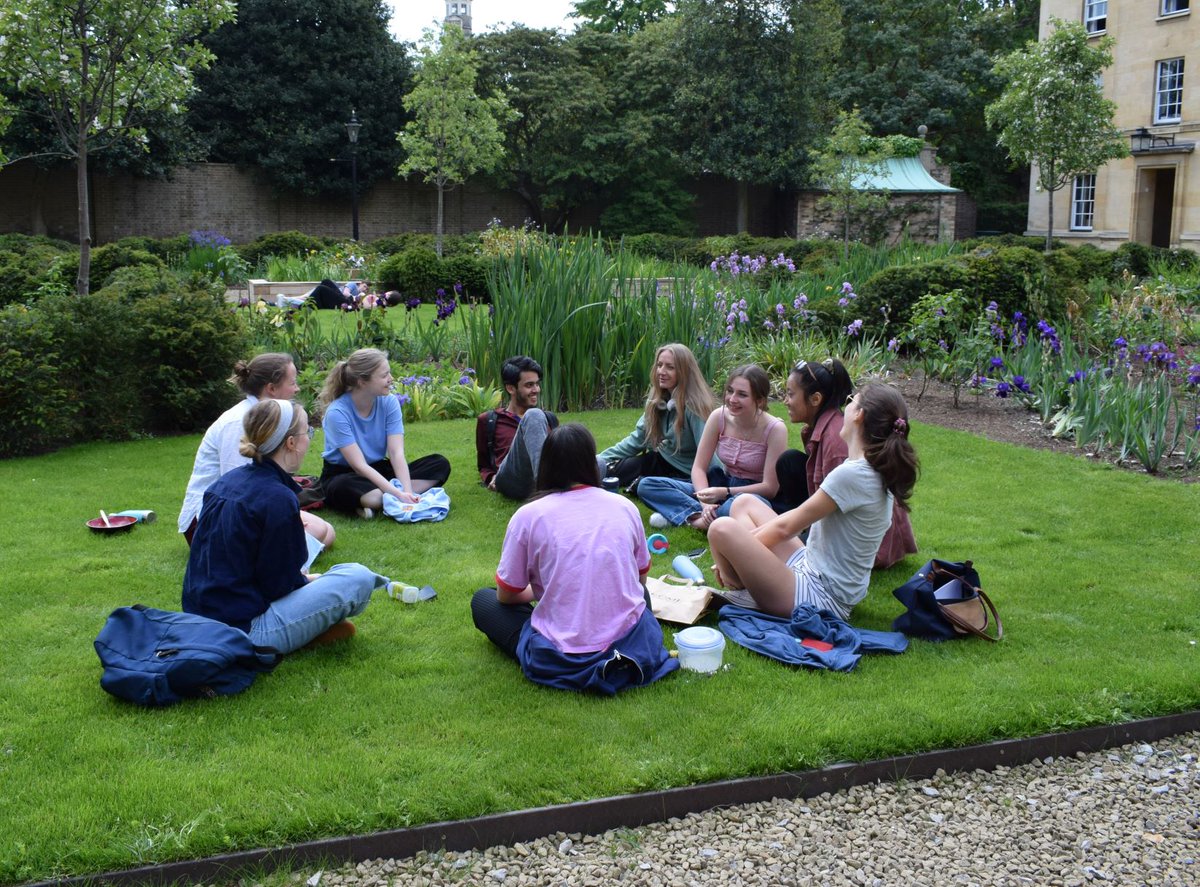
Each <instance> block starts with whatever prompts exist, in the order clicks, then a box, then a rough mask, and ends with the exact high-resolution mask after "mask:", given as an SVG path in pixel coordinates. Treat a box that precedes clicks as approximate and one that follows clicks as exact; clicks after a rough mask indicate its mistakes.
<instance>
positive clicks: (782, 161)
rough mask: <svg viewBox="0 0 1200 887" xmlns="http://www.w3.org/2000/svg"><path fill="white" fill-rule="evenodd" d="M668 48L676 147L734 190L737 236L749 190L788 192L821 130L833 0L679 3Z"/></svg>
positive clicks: (834, 20)
mask: <svg viewBox="0 0 1200 887" xmlns="http://www.w3.org/2000/svg"><path fill="white" fill-rule="evenodd" d="M679 16H680V21H679V31H678V34H679V39H678V40H677V41H676V44H675V51H674V55H673V57H674V60H675V77H676V79H677V82H678V89H677V91H676V96H675V100H674V103H673V109H672V110H673V113H674V116H675V119H676V120H677V121H678V123H679V129H680V131H679V134H678V139H679V140H678V142H677V147H678V151H679V154H680V156H681V157H682V159H683V160H684V162H685V163H686V164H687V165H688V167H689V168H690V169H691V171H692V172H693V173H694V174H697V175H699V174H702V173H714V174H716V175H721V176H725V177H726V178H729V179H733V180H734V181H735V182H737V183H738V185H739V188H738V230H739V231H745V230H746V229H747V227H748V221H749V211H748V205H749V204H748V186H749V185H750V184H751V183H758V184H772V185H777V186H791V185H797V184H799V183H800V182H801V181H802V179H803V176H804V169H805V161H806V157H807V152H808V150H809V149H810V148H811V147H812V146H813V145H815V144H816V143H817V142H818V140H819V139H820V138H821V136H822V135H823V134H824V133H825V132H826V131H827V126H826V124H827V122H828V119H829V111H828V108H829V103H828V95H829V85H830V81H831V79H832V76H833V71H834V67H833V64H834V61H835V58H836V57H837V55H838V54H839V52H840V49H841V29H840V26H839V24H838V10H837V7H836V4H835V3H834V2H833V0H682V2H681V3H680V4H679Z"/></svg>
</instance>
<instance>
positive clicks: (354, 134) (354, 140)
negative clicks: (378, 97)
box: [346, 111, 362, 145]
mask: <svg viewBox="0 0 1200 887" xmlns="http://www.w3.org/2000/svg"><path fill="white" fill-rule="evenodd" d="M360 129H362V124H361V123H359V122H358V115H357V114H355V113H354V112H353V111H351V112H350V122H349V123H347V124H346V135H348V136H350V144H351V145H357V144H358V131H359V130H360Z"/></svg>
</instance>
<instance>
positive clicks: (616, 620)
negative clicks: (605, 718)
mask: <svg viewBox="0 0 1200 887" xmlns="http://www.w3.org/2000/svg"><path fill="white" fill-rule="evenodd" d="M649 569H650V555H649V552H648V551H647V549H646V535H645V533H644V531H643V530H642V521H641V517H640V515H639V514H638V510H637V507H636V506H635V505H634V504H633V503H632V502H630V501H629V500H627V499H625V498H624V497H623V496H620V495H614V494H613V493H609V492H606V491H605V490H603V489H601V487H600V477H599V472H598V471H597V468H596V441H595V439H594V438H593V437H592V433H591V432H590V431H588V430H587V428H585V427H584V426H582V425H578V424H567V425H562V426H560V427H559V428H556V429H554V430H553V431H551V432H550V435H549V436H548V437H547V438H546V443H545V445H544V447H543V449H542V458H541V464H540V465H539V466H538V478H537V485H536V492H535V494H534V497H533V499H531V500H530V501H529V502H528V503H526V504H525V505H523V506H522V507H521V508H519V509H518V510H517V512H516V514H514V515H513V516H512V519H511V520H510V521H509V523H508V529H507V531H506V532H505V534H504V547H503V550H502V552H501V555H500V565H499V567H497V569H496V588H483V589H480V590H479V591H477V592H476V593H475V595H474V597H473V598H472V600H471V615H472V617H473V619H474V621H475V627H476V628H478V629H479V630H480V631H482V632H483V633H484V634H485V635H487V637H488V639H489V640H491V641H492V643H494V644H495V645H496V646H497V647H499V648H500V649H501V650H502V651H504V652H505V653H507V654H508V655H509V656H512V657H513V658H514V659H516V660H517V661H518V662H520V664H521V670H522V671H523V672H524V673H525V676H526V677H527V678H529V679H530V680H531V681H534V682H536V683H540V684H546V685H547V686H552V687H560V688H562V689H569V690H596V691H599V692H602V693H608V694H613V693H616V692H617V691H618V690H622V689H625V688H626V687H631V686H638V685H642V684H648V683H651V682H652V681H656V680H658V679H659V678H661V677H663V676H664V675H666V674H668V673H669V672H671V671H673V670H674V669H675V668H677V667H678V663H677V662H676V661H675V660H674V659H671V658H670V657H669V656H668V655H667V651H666V650H665V649H664V648H663V641H662V629H661V628H660V627H659V625H658V622H657V621H656V620H655V619H654V615H653V614H652V613H651V612H650V607H649V605H648V599H647V595H646V588H645V583H644V580H645V576H646V573H647V571H649Z"/></svg>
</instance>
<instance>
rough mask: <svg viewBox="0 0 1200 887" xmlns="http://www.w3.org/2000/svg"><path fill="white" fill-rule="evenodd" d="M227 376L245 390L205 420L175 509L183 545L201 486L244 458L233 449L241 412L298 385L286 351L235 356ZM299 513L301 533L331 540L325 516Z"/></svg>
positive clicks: (291, 393)
mask: <svg viewBox="0 0 1200 887" xmlns="http://www.w3.org/2000/svg"><path fill="white" fill-rule="evenodd" d="M229 381H230V383H231V384H233V385H236V386H237V387H238V388H240V389H241V391H242V393H243V394H245V395H246V396H245V398H243V399H242V400H241V401H239V402H238V403H236V404H235V405H234V406H232V407H230V408H229V409H227V410H226V411H225V412H223V413H222V414H221V415H220V416H219V417H218V418H217V421H215V422H213V423H212V425H210V426H209V428H208V431H206V432H204V439H203V440H201V441H200V449H198V450H197V451H196V461H195V463H194V464H193V465H192V476H191V477H190V478H188V485H187V492H186V493H184V496H183V507H182V508H181V509H180V511H179V532H180V533H182V534H183V538H184V539H186V540H187V543H188V545H191V544H192V534H193V533H195V531H196V521H197V519H198V517H199V515H200V506H201V504H202V503H203V501H204V492H205V491H206V490H207V489H208V488H209V487H210V486H211V485H212V484H213V482H215V481H216V480H217V478H219V477H221V476H222V475H223V474H225V473H226V472H228V471H232V470H233V469H234V468H240V467H241V466H243V465H246V464H248V463H249V462H250V460H249V459H247V458H246V457H245V456H243V455H242V454H241V452H240V450H239V447H240V446H241V442H242V430H243V429H242V420H243V419H244V418H245V417H246V413H247V412H248V411H249V410H250V408H251V407H252V406H254V405H255V404H256V403H258V400H259V398H278V399H281V400H291V399H292V398H293V397H295V396H296V393H297V392H298V391H299V390H300V386H299V385H297V384H296V365H295V364H294V363H293V362H292V358H291V356H290V355H288V354H276V353H270V354H260V355H258V356H257V357H255V358H253V359H251V360H250V361H245V360H239V361H238V362H237V363H236V364H234V367H233V375H232V376H231V377H230V378H229ZM300 519H301V521H302V522H303V523H304V531H305V532H306V533H308V534H309V535H310V536H312V537H314V538H315V539H317V540H319V541H320V542H321V544H322V545H324V546H325V547H326V548H328V547H329V546H330V545H332V544H333V540H334V538H335V537H336V535H337V534H336V533H335V532H334V529H333V526H332V525H331V524H330V523H329V522H328V521H326V520H323V519H321V518H319V517H317V516H316V515H315V514H310V513H309V512H307V511H303V512H301V513H300Z"/></svg>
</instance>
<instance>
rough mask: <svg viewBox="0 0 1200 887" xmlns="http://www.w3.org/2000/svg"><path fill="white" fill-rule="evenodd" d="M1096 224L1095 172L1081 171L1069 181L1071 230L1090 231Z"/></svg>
mask: <svg viewBox="0 0 1200 887" xmlns="http://www.w3.org/2000/svg"><path fill="white" fill-rule="evenodd" d="M1095 224H1096V174H1095V173H1094V172H1088V173H1081V174H1080V175H1077V176H1075V178H1074V179H1073V180H1072V181H1071V226H1070V227H1071V230H1072V231H1092V230H1095Z"/></svg>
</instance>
